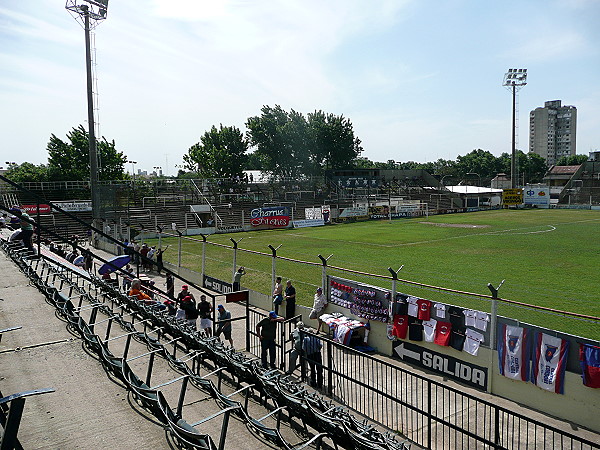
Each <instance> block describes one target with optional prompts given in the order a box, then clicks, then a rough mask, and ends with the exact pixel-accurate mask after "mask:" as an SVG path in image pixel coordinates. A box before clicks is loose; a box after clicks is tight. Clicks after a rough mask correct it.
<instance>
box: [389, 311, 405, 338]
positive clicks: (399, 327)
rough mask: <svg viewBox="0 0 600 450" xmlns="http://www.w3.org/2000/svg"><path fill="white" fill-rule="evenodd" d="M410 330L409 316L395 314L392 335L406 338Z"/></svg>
mask: <svg viewBox="0 0 600 450" xmlns="http://www.w3.org/2000/svg"><path fill="white" fill-rule="evenodd" d="M407 331H408V316H406V315H403V316H400V315H396V316H394V324H393V325H392V335H393V336H394V337H397V338H398V339H406V332H407Z"/></svg>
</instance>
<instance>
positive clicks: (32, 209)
mask: <svg viewBox="0 0 600 450" xmlns="http://www.w3.org/2000/svg"><path fill="white" fill-rule="evenodd" d="M37 207H38V205H22V206H21V208H22V209H24V210H25V212H26V213H27V214H37V213H38V210H37ZM40 214H50V205H40Z"/></svg>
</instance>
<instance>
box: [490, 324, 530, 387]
mask: <svg viewBox="0 0 600 450" xmlns="http://www.w3.org/2000/svg"><path fill="white" fill-rule="evenodd" d="M528 344H529V330H528V329H526V328H521V327H514V326H511V325H506V324H501V325H500V328H499V330H498V345H497V347H498V365H499V369H500V373H501V374H502V375H504V376H505V377H508V378H511V379H513V380H520V381H527V380H528V379H529V345H528Z"/></svg>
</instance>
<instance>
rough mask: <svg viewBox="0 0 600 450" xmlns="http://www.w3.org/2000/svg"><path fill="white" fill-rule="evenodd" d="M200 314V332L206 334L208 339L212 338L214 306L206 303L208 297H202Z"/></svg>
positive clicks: (199, 308)
mask: <svg viewBox="0 0 600 450" xmlns="http://www.w3.org/2000/svg"><path fill="white" fill-rule="evenodd" d="M198 313H199V314H200V331H202V332H204V333H205V334H206V336H207V337H211V336H212V320H211V313H212V306H210V303H208V302H207V301H206V295H201V296H200V303H198Z"/></svg>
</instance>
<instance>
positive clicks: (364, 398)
mask: <svg viewBox="0 0 600 450" xmlns="http://www.w3.org/2000/svg"><path fill="white" fill-rule="evenodd" d="M304 335H312V334H311V333H304ZM312 336H315V337H316V338H318V339H319V340H320V341H321V343H322V345H323V348H322V354H323V364H322V366H321V367H322V369H323V372H324V373H323V378H324V385H323V389H324V391H325V392H326V393H327V394H329V395H330V396H331V397H332V398H333V399H334V400H336V401H338V402H340V403H342V404H344V405H346V406H348V407H350V408H351V409H353V410H355V411H356V412H358V413H360V414H362V415H363V416H365V417H368V418H370V419H371V420H373V421H375V422H377V423H380V424H381V425H383V426H385V427H386V428H388V429H390V430H392V431H394V432H397V433H400V434H402V435H403V436H405V437H407V438H408V439H410V440H411V441H413V442H415V443H417V444H418V445H422V446H424V447H426V448H431V449H452V450H454V449H469V450H470V449H476V448H493V449H521V448H535V449H563V448H569V449H592V448H600V442H599V441H597V440H596V442H593V441H591V440H588V439H585V438H583V437H579V436H576V435H574V434H572V433H569V432H568V431H565V430H561V429H558V428H556V427H553V426H551V425H548V424H547V423H543V422H541V421H539V420H536V419H533V418H532V417H528V416H525V415H523V414H520V413H517V412H515V411H511V410H510V409H508V408H506V407H502V406H499V405H496V404H494V403H492V402H490V401H487V400H483V399H481V398H478V397H476V396H474V395H470V394H468V393H466V392H463V391H461V390H459V389H457V388H453V387H450V386H448V385H447V384H445V383H443V382H438V381H435V380H432V379H429V378H427V377H426V376H423V375H419V374H416V373H413V372H410V371H408V370H405V369H403V368H401V367H398V366H396V365H394V364H391V363H389V362H386V361H383V360H381V359H378V358H377V357H374V356H370V355H367V354H364V353H361V352H359V351H357V350H354V349H352V348H350V347H347V346H345V345H342V344H339V343H337V342H334V341H332V340H331V339H328V338H324V337H322V336H317V335H312ZM283 344H284V342H283V341H282V343H281V344H280V345H281V346H283ZM285 353H286V350H285V349H282V350H281V354H285ZM301 360H302V361H303V362H304V363H306V364H301V365H302V366H304V367H306V365H308V360H307V358H306V356H305V355H301ZM301 372H302V375H303V376H305V375H306V369H302V371H301Z"/></svg>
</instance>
